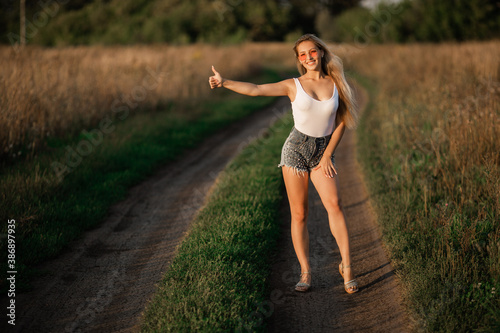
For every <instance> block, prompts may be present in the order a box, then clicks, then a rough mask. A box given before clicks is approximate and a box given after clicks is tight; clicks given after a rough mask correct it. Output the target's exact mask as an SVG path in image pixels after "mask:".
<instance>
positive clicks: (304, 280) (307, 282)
mask: <svg viewBox="0 0 500 333" xmlns="http://www.w3.org/2000/svg"><path fill="white" fill-rule="evenodd" d="M309 289H311V273H309V272H303V273H300V281H299V283H297V284H296V285H295V291H300V292H306V291H308V290H309Z"/></svg>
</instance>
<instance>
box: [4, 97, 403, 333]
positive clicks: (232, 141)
mask: <svg viewBox="0 0 500 333" xmlns="http://www.w3.org/2000/svg"><path fill="white" fill-rule="evenodd" d="M289 109H290V102H289V100H288V99H286V98H283V99H280V100H278V102H277V103H276V104H274V105H273V106H271V107H269V108H267V109H265V110H262V111H259V112H258V113H255V114H254V115H252V116H250V117H249V118H247V119H244V120H243V121H240V122H238V123H236V124H233V125H232V126H230V127H229V128H228V129H226V130H224V131H223V132H221V133H219V134H217V135H215V136H214V137H211V138H210V139H208V140H207V141H206V142H204V143H203V144H202V145H200V147H199V148H197V149H196V150H194V151H191V152H189V153H188V154H186V155H185V156H183V157H182V158H181V160H180V161H178V162H176V163H173V164H170V165H167V166H166V167H164V168H163V169H162V170H159V172H158V173H157V174H156V175H154V176H153V177H151V178H150V179H148V180H147V181H145V182H143V183H141V184H139V185H138V186H136V187H134V188H133V189H131V191H130V192H129V195H128V198H127V199H126V200H124V201H123V202H121V203H119V204H117V205H115V206H114V207H112V208H111V210H110V213H109V217H108V219H107V220H106V221H104V222H103V223H102V224H101V226H99V227H98V228H95V229H94V230H91V231H89V232H87V233H85V235H84V236H83V237H82V239H80V240H78V241H75V242H74V243H73V244H71V246H70V250H69V251H68V252H66V253H65V254H63V255H61V256H59V257H58V258H56V259H54V260H51V261H49V262H47V263H45V264H43V265H42V266H41V267H40V268H42V269H44V270H47V271H49V272H51V274H50V275H47V276H45V277H41V278H39V279H37V280H36V281H35V282H34V290H33V291H32V292H30V293H25V294H21V295H17V298H16V303H17V318H16V326H15V327H12V326H9V327H7V328H8V330H5V329H4V325H5V324H6V321H5V320H3V321H2V323H1V324H0V331H2V332H137V331H138V330H139V327H140V326H139V325H140V318H141V312H142V311H143V309H144V307H145V305H146V303H147V301H148V299H149V298H150V297H151V295H152V293H153V292H154V291H155V283H156V282H157V281H159V280H160V279H161V277H162V275H163V273H164V272H165V271H166V270H167V269H168V266H169V263H170V261H171V260H172V258H173V256H174V254H175V249H176V246H177V245H178V244H179V242H180V241H181V240H182V237H183V236H184V234H185V232H186V231H187V229H188V227H189V224H190V222H191V220H192V219H193V217H194V216H195V214H196V212H197V211H198V210H199V209H200V208H201V207H202V206H203V203H204V200H205V198H206V197H207V193H209V191H210V188H211V187H212V185H213V184H214V181H215V179H216V177H217V175H218V173H219V172H220V171H221V170H222V169H223V168H224V166H225V165H226V164H227V162H229V161H230V160H231V159H232V158H233V157H234V156H235V155H236V154H237V153H238V152H239V150H240V149H241V148H242V147H243V146H244V145H246V144H247V143H249V142H250V141H251V140H252V139H253V138H255V137H257V136H259V132H260V131H261V130H264V129H265V128H267V127H268V126H269V125H270V123H271V122H272V121H274V120H276V119H277V117H278V116H280V115H281V114H283V112H287V111H288V110H289ZM354 140H355V139H354V136H353V133H350V132H347V133H346V135H345V137H344V139H343V141H342V144H341V146H340V147H339V149H338V152H337V164H338V166H339V169H340V172H339V181H340V188H341V189H340V192H341V195H342V201H343V204H344V208H345V213H346V217H347V221H348V223H349V226H350V231H351V239H352V252H353V262H354V264H355V272H356V275H357V278H358V282H359V283H360V287H361V291H360V292H359V293H357V294H355V295H348V294H346V293H345V292H344V290H343V287H342V280H341V278H340V276H339V274H338V270H337V267H338V263H339V262H340V255H339V252H338V249H337V247H336V245H335V243H334V240H333V237H332V236H331V234H330V233H329V230H328V224H327V222H326V221H327V220H326V215H325V214H326V213H325V212H324V209H323V208H322V206H321V202H320V200H319V198H318V197H317V194H315V191H314V190H312V191H311V196H310V200H311V204H310V210H311V215H310V233H311V255H312V264H313V266H312V272H313V275H312V279H313V288H314V289H313V291H312V292H310V293H307V294H299V293H296V292H293V291H291V287H292V286H293V285H294V284H295V283H296V282H297V279H298V276H299V274H298V273H299V267H298V264H297V261H296V258H295V254H294V252H293V247H292V243H291V239H290V229H289V223H288V221H289V220H287V222H286V223H284V230H283V236H284V237H283V238H282V240H281V242H280V248H281V249H282V251H281V252H280V255H279V256H278V257H277V258H276V263H275V265H274V269H273V276H272V281H271V282H272V290H273V291H274V292H275V293H274V295H276V294H278V295H279V297H278V299H277V300H276V303H275V304H274V309H273V315H272V317H271V319H272V320H271V321H272V322H271V327H270V329H271V331H274V332H332V331H334V332H404V331H406V330H407V327H408V325H407V323H408V321H407V319H406V317H405V314H404V312H403V311H402V309H401V307H400V305H399V294H398V290H397V282H396V279H395V276H394V274H393V271H392V269H391V266H390V263H389V261H388V259H387V258H386V256H385V254H384V251H383V250H382V247H381V243H380V238H379V235H378V232H377V228H376V226H375V223H374V221H375V220H374V217H373V214H372V211H371V209H370V205H369V198H368V194H367V192H366V190H365V188H364V183H363V180H362V178H361V174H360V172H359V168H358V167H357V165H356V157H355V151H354ZM311 189H312V188H311ZM284 209H285V210H286V211H288V207H286V206H285V207H284ZM276 292H277V293H276ZM4 301H5V299H2V304H4Z"/></svg>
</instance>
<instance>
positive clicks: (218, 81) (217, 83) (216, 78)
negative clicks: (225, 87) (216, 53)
mask: <svg viewBox="0 0 500 333" xmlns="http://www.w3.org/2000/svg"><path fill="white" fill-rule="evenodd" d="M212 71H213V72H214V75H213V76H211V77H209V78H208V83H210V88H212V89H214V88H220V87H222V77H221V76H220V74H219V72H217V71H216V70H215V67H214V66H212Z"/></svg>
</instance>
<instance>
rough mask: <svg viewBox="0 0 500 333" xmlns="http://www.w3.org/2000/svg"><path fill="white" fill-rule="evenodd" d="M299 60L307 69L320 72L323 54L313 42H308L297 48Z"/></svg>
mask: <svg viewBox="0 0 500 333" xmlns="http://www.w3.org/2000/svg"><path fill="white" fill-rule="evenodd" d="M297 53H298V59H299V61H300V63H301V64H302V66H304V68H305V69H307V70H308V71H309V70H320V68H321V57H322V56H323V52H322V51H321V50H320V49H319V48H318V47H317V46H316V44H314V43H313V42H311V41H309V40H306V41H304V42H302V43H300V44H299V45H298V46H297Z"/></svg>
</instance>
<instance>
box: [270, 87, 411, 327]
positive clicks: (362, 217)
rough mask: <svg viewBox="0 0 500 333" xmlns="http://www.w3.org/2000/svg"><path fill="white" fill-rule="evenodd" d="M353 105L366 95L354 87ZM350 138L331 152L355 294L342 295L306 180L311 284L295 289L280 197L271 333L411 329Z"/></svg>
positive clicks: (323, 218) (331, 243) (330, 245)
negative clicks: (280, 224) (356, 98)
mask: <svg viewBox="0 0 500 333" xmlns="http://www.w3.org/2000/svg"><path fill="white" fill-rule="evenodd" d="M357 90H358V91H357V95H358V96H360V101H359V105H360V107H365V106H366V102H367V95H366V92H364V90H362V89H360V88H358V89H357ZM355 148H356V138H355V133H354V132H353V131H346V132H345V134H344V137H343V139H342V141H341V142H340V144H339V147H338V148H337V151H336V154H335V157H336V158H335V160H336V165H337V166H338V171H339V173H338V181H339V192H340V199H341V202H342V205H343V208H344V213H345V216H346V221H347V224H348V228H349V236H350V241H351V256H352V263H353V269H354V272H355V274H356V280H357V281H358V284H359V287H360V291H359V292H358V293H356V294H352V295H350V294H347V293H346V292H345V291H344V287H343V279H342V277H341V276H340V274H339V271H338V265H339V263H340V261H341V257H340V252H339V249H338V246H337V244H336V243H335V240H334V238H333V236H332V234H331V232H330V229H329V226H328V215H327V213H326V210H325V209H324V207H323V205H322V203H321V199H320V198H319V195H318V194H317V192H316V190H315V189H314V186H313V184H312V183H310V189H309V218H308V229H309V238H310V257H311V272H312V288H311V291H310V292H307V293H298V292H296V291H294V290H293V287H294V285H295V284H296V283H297V282H298V280H299V276H300V265H299V263H298V260H297V257H296V255H295V252H294V249H293V244H292V239H291V231H290V208H289V205H288V200H287V199H286V194H285V195H284V196H285V200H284V201H283V208H282V209H283V216H284V217H285V220H284V221H283V227H282V236H281V239H280V241H279V243H278V248H279V249H280V250H279V251H280V252H279V254H278V255H277V257H276V258H275V259H274V263H273V272H272V274H271V295H274V297H272V299H271V300H270V301H271V303H272V305H273V307H272V314H271V315H270V318H269V325H268V329H269V332H288V333H292V332H370V333H373V332H398V333H400V332H409V331H410V326H409V321H408V317H407V315H406V313H405V311H404V308H403V306H402V304H401V303H402V302H401V297H400V294H399V289H398V281H397V279H396V276H395V274H394V271H393V269H392V267H391V264H390V261H389V259H388V258H387V256H386V254H385V252H384V249H383V247H382V243H381V238H380V234H379V231H378V227H377V225H376V218H375V214H374V212H373V210H372V207H371V206H370V198H369V195H368V192H367V190H366V187H365V183H364V180H363V176H362V174H361V172H360V167H359V165H358V164H357V162H356V149H355Z"/></svg>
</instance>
